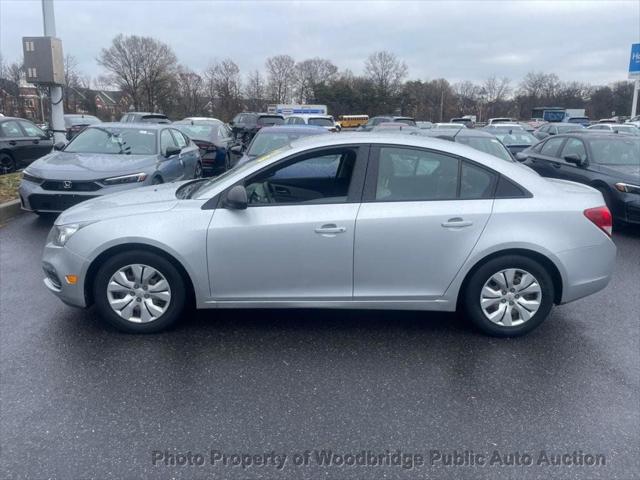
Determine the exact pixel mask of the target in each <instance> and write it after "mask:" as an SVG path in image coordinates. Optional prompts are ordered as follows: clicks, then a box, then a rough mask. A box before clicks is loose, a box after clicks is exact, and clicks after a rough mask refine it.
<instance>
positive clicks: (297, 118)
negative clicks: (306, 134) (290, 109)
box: [284, 114, 338, 132]
mask: <svg viewBox="0 0 640 480" xmlns="http://www.w3.org/2000/svg"><path fill="white" fill-rule="evenodd" d="M284 124H285V125H313V126H315V127H322V128H324V129H326V130H328V131H330V132H336V131H337V130H338V129H337V128H336V122H335V120H334V119H333V117H332V116H331V115H302V114H301V115H290V116H288V117H287V118H285V120H284Z"/></svg>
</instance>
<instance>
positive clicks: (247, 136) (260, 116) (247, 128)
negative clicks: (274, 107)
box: [229, 112, 284, 145]
mask: <svg viewBox="0 0 640 480" xmlns="http://www.w3.org/2000/svg"><path fill="white" fill-rule="evenodd" d="M282 124H284V116H282V115H280V114H278V113H250V112H247V113H239V114H238V115H236V116H235V118H234V119H233V121H231V122H230V123H229V125H231V131H232V132H233V137H234V138H235V139H236V140H237V141H239V142H241V143H243V144H244V145H248V144H249V142H250V141H251V139H252V138H253V136H254V135H255V134H256V133H257V132H258V131H259V130H260V129H261V128H263V127H271V126H274V125H282Z"/></svg>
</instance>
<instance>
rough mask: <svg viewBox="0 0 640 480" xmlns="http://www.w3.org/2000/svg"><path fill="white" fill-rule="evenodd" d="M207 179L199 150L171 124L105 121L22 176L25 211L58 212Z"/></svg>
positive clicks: (34, 164)
mask: <svg viewBox="0 0 640 480" xmlns="http://www.w3.org/2000/svg"><path fill="white" fill-rule="evenodd" d="M201 176H202V164H201V163H200V152H199V149H198V147H197V146H196V145H195V144H194V143H193V142H191V140H189V138H188V137H186V136H185V135H184V134H183V133H182V132H180V131H178V130H176V129H175V128H169V127H168V126H166V125H154V124H149V125H148V126H142V127H141V126H140V125H132V124H125V123H103V124H100V125H94V126H91V127H87V128H86V129H85V130H83V131H82V132H80V133H79V134H78V135H77V136H76V137H75V138H74V139H73V140H71V142H70V143H69V144H67V145H66V146H65V147H64V148H63V149H62V150H59V151H58V150H55V151H53V152H51V153H50V154H49V155H46V156H45V157H43V158H41V159H39V160H37V161H35V162H34V163H32V164H31V165H30V166H29V167H28V168H27V169H25V170H24V172H23V178H22V182H21V183H20V188H19V191H18V193H19V194H20V201H21V203H22V208H23V209H25V210H31V211H33V212H36V213H58V212H61V211H63V210H65V209H67V208H69V207H71V206H73V205H76V204H77V203H80V202H82V201H85V200H88V199H91V198H94V197H98V196H102V195H105V194H108V193H114V192H120V191H123V190H130V189H132V188H138V187H142V186H144V185H154V184H160V183H165V182H173V181H177V180H187V179H190V178H199V177H201Z"/></svg>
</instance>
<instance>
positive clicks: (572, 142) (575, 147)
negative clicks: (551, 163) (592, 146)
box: [562, 138, 587, 161]
mask: <svg viewBox="0 0 640 480" xmlns="http://www.w3.org/2000/svg"><path fill="white" fill-rule="evenodd" d="M567 155H578V157H579V158H580V159H581V160H582V161H586V160H587V149H586V148H585V146H584V142H583V141H582V140H580V139H578V138H570V139H569V140H567V143H566V144H565V146H564V148H563V149H562V158H564V157H566V156H567Z"/></svg>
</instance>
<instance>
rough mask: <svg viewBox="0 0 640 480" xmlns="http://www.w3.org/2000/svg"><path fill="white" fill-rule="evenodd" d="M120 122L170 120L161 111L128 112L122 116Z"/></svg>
mask: <svg viewBox="0 0 640 480" xmlns="http://www.w3.org/2000/svg"><path fill="white" fill-rule="evenodd" d="M120 123H171V120H169V117H167V116H166V115H164V114H162V113H150V112H129V113H125V114H124V115H123V116H122V118H121V119H120Z"/></svg>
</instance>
